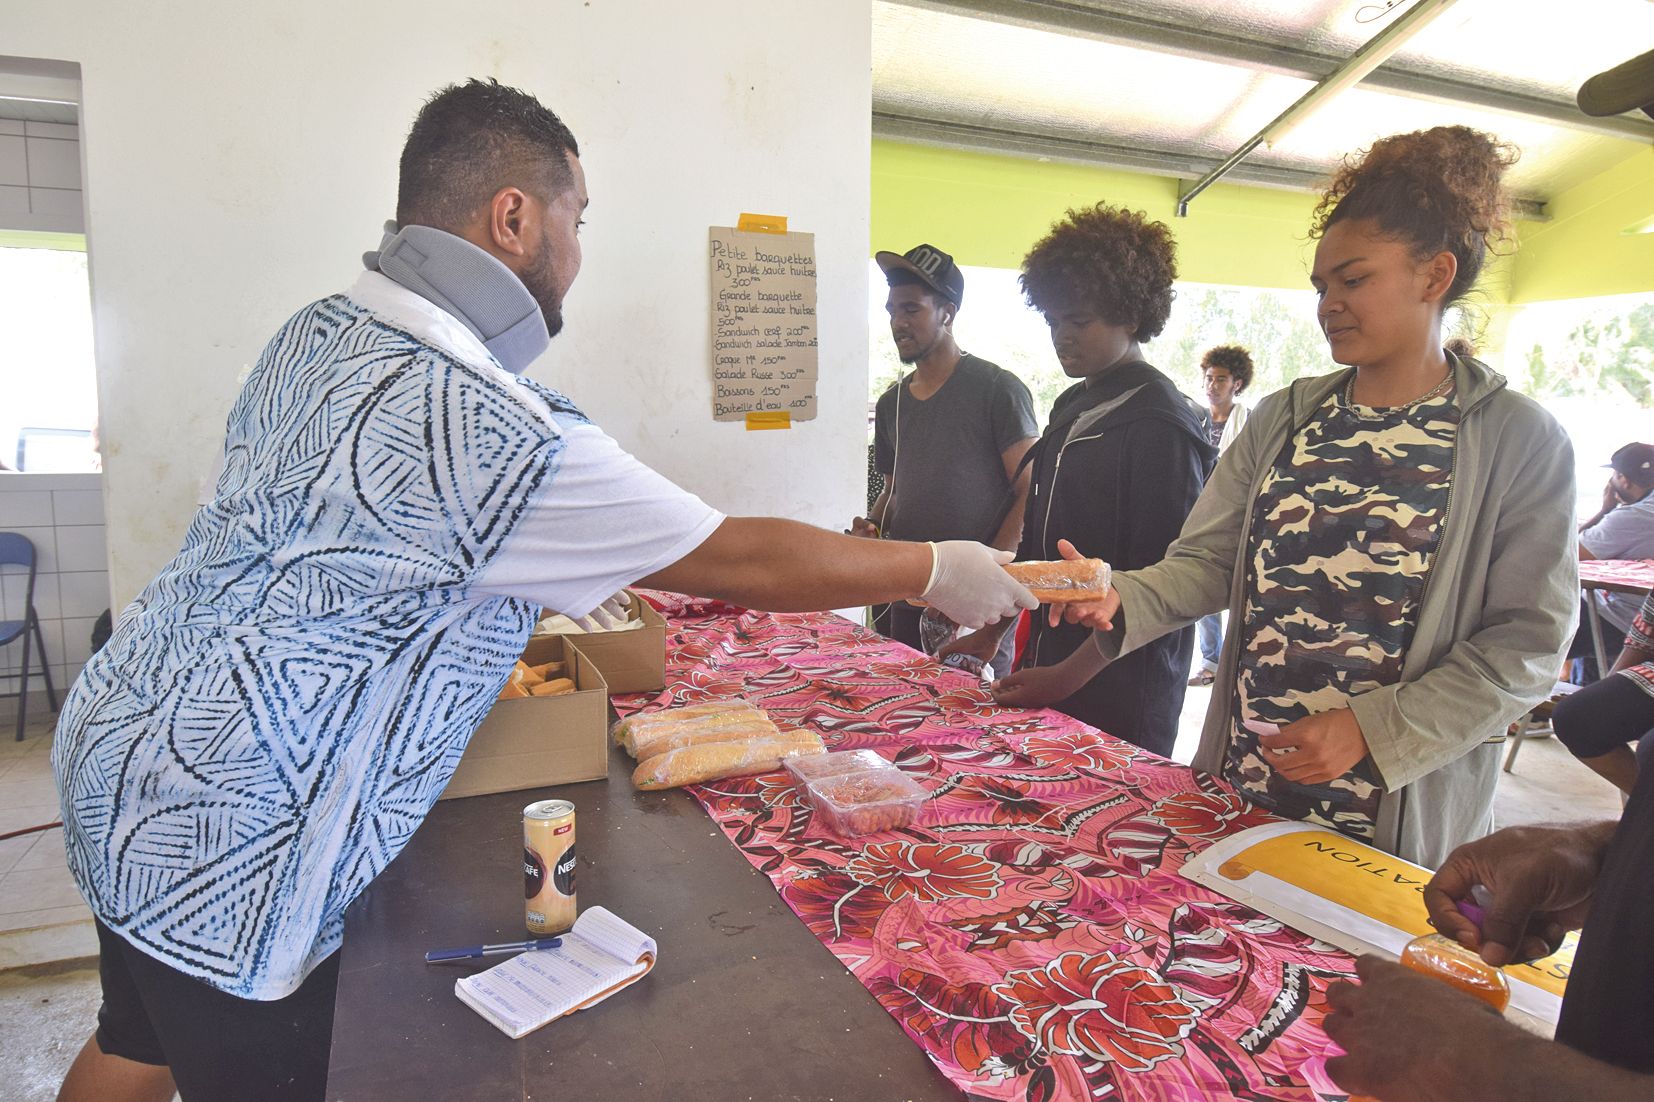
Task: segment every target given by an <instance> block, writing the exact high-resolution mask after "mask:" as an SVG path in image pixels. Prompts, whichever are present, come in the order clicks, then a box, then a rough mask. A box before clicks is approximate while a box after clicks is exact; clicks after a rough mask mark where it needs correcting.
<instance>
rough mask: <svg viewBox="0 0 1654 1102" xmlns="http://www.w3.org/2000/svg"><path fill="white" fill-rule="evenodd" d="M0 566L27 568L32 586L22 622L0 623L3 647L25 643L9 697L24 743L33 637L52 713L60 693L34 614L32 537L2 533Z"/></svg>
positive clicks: (25, 593)
mask: <svg viewBox="0 0 1654 1102" xmlns="http://www.w3.org/2000/svg"><path fill="white" fill-rule="evenodd" d="M0 566H26V567H28V568H29V585H28V588H27V589H25V590H24V591H23V618H22V619H21V620H0V647H3V646H6V645H8V644H10V643H13V642H16V641H17V640H18V639H21V640H23V668H22V670H21V672H20V673H19V674H18V680H17V692H16V693H7V694H5V695H7V696H16V697H17V741H18V742H22V741H23V722H24V720H25V719H27V718H28V714H29V707H28V705H29V643H30V638H31V636H32V637H33V642H34V645H35V647H36V648H38V650H39V653H40V676H41V677H44V678H45V679H46V702H47V703H48V704H50V705H51V707H52V711H54V712H55V711H57V692H56V691H55V690H53V688H52V670H51V667H50V666H48V665H47V664H46V640H45V639H44V638H42V637H41V634H40V617H38V616H36V615H35V613H34V568H35V562H34V544H33V543H30V542H29V537H28V536H25V535H23V534H22V533H21V532H0Z"/></svg>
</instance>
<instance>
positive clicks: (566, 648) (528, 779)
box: [441, 635, 609, 800]
mask: <svg viewBox="0 0 1654 1102" xmlns="http://www.w3.org/2000/svg"><path fill="white" fill-rule="evenodd" d="M523 661H525V662H527V663H528V664H529V665H531V666H538V665H540V664H541V663H543V662H566V663H568V664H569V668H570V670H571V671H572V672H571V675H570V676H572V677H573V678H574V684H575V691H574V692H572V693H565V694H563V695H562V696H544V697H527V698H522V699H518V700H499V701H495V703H494V708H493V710H492V711H490V712H489V713H488V718H486V719H484V720H483V721H482V726H481V727H478V728H477V733H476V734H474V735H472V736H471V743H470V745H469V746H467V747H466V748H465V756H464V757H463V758H461V759H460V762H459V768H458V769H456V770H454V775H453V777H452V778H451V779H450V780H449V781H448V787H447V788H446V789H444V790H443V793H442V796H441V798H442V799H444V800H452V799H457V798H458V797H461V796H483V795H486V794H488V793H490V792H516V791H519V790H521V789H528V788H545V787H547V786H549V785H554V784H570V783H572V782H574V781H594V780H597V779H599V778H601V777H606V776H608V775H609V687H608V685H607V684H606V683H605V682H604V680H603V674H602V673H601V672H599V671H598V669H597V666H596V664H595V663H593V662H592V660H591V659H590V658H588V657H587V656H586V655H585V654H583V653H581V649H580V646H579V644H577V643H576V642H574V641H573V640H571V639H569V638H567V637H565V636H561V635H537V636H535V637H534V638H532V639H530V640H529V641H528V646H527V647H525V648H523Z"/></svg>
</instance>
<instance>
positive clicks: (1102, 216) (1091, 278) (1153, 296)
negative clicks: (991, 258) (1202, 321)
mask: <svg viewBox="0 0 1654 1102" xmlns="http://www.w3.org/2000/svg"><path fill="white" fill-rule="evenodd" d="M1176 280H1177V243H1176V242H1175V241H1173V240H1172V231H1171V230H1170V229H1168V228H1167V226H1166V223H1164V222H1151V221H1149V218H1148V215H1146V214H1144V213H1143V212H1142V211H1139V210H1127V209H1126V208H1125V207H1112V206H1109V205H1108V204H1107V203H1098V204H1097V205H1096V206H1093V207H1083V208H1081V209H1078V210H1070V211H1069V212H1068V216H1067V217H1066V218H1064V219H1063V220H1062V221H1061V222H1058V223H1056V224H1055V225H1053V226H1052V227H1051V232H1050V233H1048V234H1046V235H1045V236H1044V237H1042V238H1040V240H1039V241H1038V243H1036V244H1035V245H1034V247H1033V248H1032V249H1031V250H1029V252H1028V255H1027V256H1025V257H1023V260H1022V293H1023V295H1024V296H1026V298H1027V299H1028V305H1029V306H1032V307H1033V308H1034V309H1036V310H1038V311H1040V312H1041V313H1043V314H1049V313H1052V312H1054V311H1059V310H1066V309H1070V308H1072V307H1074V306H1077V305H1083V306H1085V307H1086V308H1088V309H1091V310H1095V311H1096V313H1097V316H1098V317H1100V318H1102V319H1103V320H1104V321H1106V322H1108V323H1109V324H1110V325H1130V326H1132V327H1133V336H1134V337H1135V338H1136V339H1137V340H1140V341H1147V340H1152V339H1153V338H1155V337H1157V336H1159V335H1160V331H1161V330H1162V329H1164V328H1166V319H1167V318H1168V317H1170V316H1171V312H1172V296H1173V293H1174V292H1173V291H1172V284H1173V283H1174V282H1175V281H1176Z"/></svg>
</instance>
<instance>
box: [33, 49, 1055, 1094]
mask: <svg viewBox="0 0 1654 1102" xmlns="http://www.w3.org/2000/svg"><path fill="white" fill-rule="evenodd" d="M586 204H587V191H586V182H585V175H584V172H583V170H582V168H581V165H580V160H579V149H578V147H577V146H576V144H575V140H574V136H573V134H571V133H570V132H569V129H568V127H566V126H565V125H564V124H563V122H562V120H560V119H559V118H558V117H557V116H556V115H555V114H553V113H552V112H550V111H548V110H547V109H546V108H545V107H544V106H543V105H542V104H541V103H540V102H539V101H538V100H536V99H535V98H534V97H533V96H531V95H528V94H527V93H525V92H522V91H519V90H517V89H514V88H507V87H504V86H502V85H500V84H498V83H496V82H494V81H470V82H467V83H466V84H464V85H456V86H452V87H449V88H446V89H443V90H442V91H441V92H439V93H437V95H435V96H434V97H432V99H431V100H430V101H429V102H428V103H426V104H425V106H424V107H423V108H422V109H421V111H420V113H419V116H418V118H417V119H416V120H415V122H414V125H413V129H412V131H411V133H410V134H409V136H408V139H407V142H406V144H405V145H404V147H403V152H402V161H401V173H400V181H399V187H398V196H397V221H396V223H393V224H391V225H390V226H388V227H387V229H386V233H385V235H384V238H383V240H382V242H381V243H380V247H379V248H378V249H377V250H375V251H373V252H371V253H368V254H367V255H366V256H365V257H364V258H363V261H364V264H365V266H366V267H367V268H368V270H367V271H365V272H363V273H361V275H360V276H359V277H358V278H357V281H356V283H355V284H354V285H352V286H351V288H350V289H349V291H348V292H346V293H344V294H335V295H330V296H328V297H326V298H323V299H320V300H318V301H316V302H314V303H312V304H311V305H309V306H306V307H304V308H303V309H302V310H300V311H299V312H298V313H297V314H296V315H294V317H293V318H292V319H291V320H290V321H289V322H288V323H287V324H285V325H284V326H283V327H282V329H281V330H280V331H279V332H278V333H277V335H276V336H275V337H274V338H273V339H272V340H271V342H270V344H269V345H268V346H267V347H266V349H265V351H264V353H263V355H262V356H260V357H259V360H258V363H257V364H256V365H255V366H254V368H253V370H252V371H251V373H250V374H249V375H248V377H247V379H246V382H245V384H244V385H243V387H242V389H241V393H240V395H239V396H238V397H237V399H236V403H235V406H234V408H233V409H232V411H231V413H230V417H229V423H228V426H227V433H226V438H225V445H224V460H225V461H224V465H223V472H222V474H221V475H220V476H219V478H218V480H217V483H216V486H215V489H214V492H213V495H212V497H211V499H210V500H209V501H208V502H207V504H206V505H205V506H203V507H202V509H201V510H200V511H199V512H198V513H197V514H196V516H195V519H194V520H193V522H192V523H191V525H190V528H189V532H188V534H187V535H186V537H185V540H184V546H183V548H182V550H180V551H179V553H178V555H177V556H176V557H175V558H174V559H173V560H172V561H171V562H170V563H168V564H167V565H166V567H165V568H164V569H163V570H162V572H161V574H160V575H159V576H158V577H157V578H155V579H154V580H153V581H152V582H150V584H149V585H148V586H146V587H145V588H144V591H143V593H142V594H141V595H140V596H139V597H138V599H137V600H136V601H135V602H134V603H133V604H132V605H130V606H129V607H128V608H127V609H126V610H125V611H124V612H122V613H121V615H120V617H119V619H118V621H117V623H116V624H115V630H114V634H113V635H112V636H111V637H110V639H109V642H108V644H107V645H105V646H104V647H103V649H101V650H100V651H98V653H97V654H95V655H93V656H92V659H91V661H90V662H88V663H87V665H86V668H85V670H84V672H83V673H82V674H81V676H80V678H79V679H78V680H77V681H76V682H75V685H74V687H73V689H71V690H70V692H69V696H68V699H67V700H65V702H64V705H63V712H62V717H61V719H60V720H59V723H58V728H57V735H56V738H55V739H54V741H53V744H52V766H53V769H54V771H55V773H56V778H57V788H58V794H59V799H60V801H61V807H62V815H63V828H64V846H65V849H66V851H67V854H68V863H69V868H70V871H71V873H72V874H73V875H74V878H75V881H76V883H77V885H78V886H79V888H80V891H81V894H82V895H83V896H84V897H85V898H86V901H87V903H88V904H89V906H90V907H91V910H92V913H93V915H94V917H95V919H96V928H97V937H98V943H99V978H100V980H101V983H102V988H103V1005H102V1007H101V1008H100V1010H99V1012H98V1025H97V1031H96V1033H95V1034H94V1035H93V1036H92V1038H91V1039H89V1040H88V1041H87V1042H86V1044H85V1046H84V1047H83V1048H82V1049H81V1052H80V1054H79V1056H77V1058H76V1059H75V1062H74V1064H73V1066H72V1067H71V1068H70V1071H69V1074H68V1076H67V1078H66V1079H65V1080H64V1083H63V1087H62V1091H61V1093H60V1095H59V1098H60V1099H62V1100H63V1102H82V1100H92V1099H96V1100H99V1102H110V1100H121V1099H145V1100H148V1099H155V1100H157V1102H159V1100H165V1099H170V1098H171V1097H172V1095H173V1091H174V1090H175V1089H176V1090H177V1091H178V1092H179V1093H180V1094H182V1096H183V1097H184V1099H185V1100H186V1102H195V1100H197V1099H236V1100H238V1102H242V1100H246V1102H259V1100H265V1099H286V1100H309V1099H320V1098H321V1097H322V1096H323V1093H324V1090H325V1084H326V1081H327V1068H328V1054H329V1046H330V1044H331V1039H332V1022H333V1004H334V994H335V989H336V987H337V983H338V974H339V954H338V950H339V947H340V944H341V941H342V939H343V936H344V918H345V911H346V908H348V907H349V906H350V904H351V902H352V901H353V900H354V899H356V898H357V896H358V895H359V894H360V893H361V892H362V891H363V889H365V888H366V887H367V885H368V883H369V882H370V881H371V880H372V879H373V878H374V877H375V876H376V875H378V873H379V872H380V871H382V870H383V869H384V868H385V867H386V865H388V864H389V863H390V861H391V860H392V859H393V858H395V857H396V855H397V854H398V853H399V852H400V851H401V849H402V847H403V845H404V844H406V842H407V841H408V839H409V838H410V837H411V836H412V835H413V833H414V831H415V830H416V829H417V828H418V827H419V825H420V823H421V822H422V821H423V820H424V818H425V815H426V813H427V812H428V811H429V810H430V808H431V806H432V805H433V804H434V803H435V802H436V800H437V798H438V796H440V795H441V793H442V790H443V788H444V787H445V786H446V785H447V783H448V780H449V778H450V777H451V776H452V775H453V772H454V769H455V768H456V767H457V766H458V765H459V762H460V757H461V755H462V753H463V752H464V750H465V748H466V744H467V743H468V741H469V740H470V738H471V735H472V732H473V731H475V730H476V728H477V726H478V724H479V723H480V722H481V721H482V719H483V717H484V716H485V715H486V713H487V712H488V710H489V708H490V707H491V706H492V704H493V702H494V700H495V699H496V697H497V695H498V693H499V691H500V688H501V686H502V685H503V684H504V683H505V681H506V677H507V675H508V674H509V673H510V671H511V668H512V666H513V665H514V663H515V661H516V659H517V656H518V655H519V654H520V653H521V652H522V649H523V645H524V644H525V643H526V642H527V640H528V637H529V631H530V629H531V628H532V627H533V626H534V624H535V622H536V621H537V620H538V619H539V618H540V612H541V609H542V608H546V609H551V610H555V611H558V612H562V613H565V614H567V615H569V616H571V617H580V616H584V615H586V614H589V613H591V612H593V611H594V610H595V609H597V608H599V607H600V606H604V605H606V604H608V603H610V602H611V601H612V600H613V598H612V597H611V595H612V594H614V593H615V591H616V590H617V589H619V588H621V587H622V586H624V585H628V584H631V583H633V582H637V581H640V580H642V581H645V582H647V583H648V584H650V585H653V586H657V587H659V588H664V589H672V590H677V591H680V592H685V593H693V594H701V595H706V596H713V597H720V598H723V599H726V600H731V601H735V602H738V603H740V604H743V605H747V606H749V607H753V608H771V609H778V610H804V609H829V608H842V607H846V606H849V605H857V604H867V603H869V602H873V601H891V600H898V599H902V598H905V597H910V596H919V595H922V596H923V597H924V599H925V600H926V601H928V602H929V603H930V604H931V605H933V606H935V607H937V608H939V609H941V610H943V611H945V612H946V613H948V614H949V615H950V616H952V617H954V618H955V619H958V620H961V621H962V622H966V623H971V622H973V621H974V622H975V623H978V624H980V623H984V622H986V621H988V620H990V619H998V618H1000V617H1002V616H1005V615H1010V614H1014V612H1015V610H1016V609H1018V608H1029V607H1033V606H1034V604H1035V602H1034V599H1033V595H1032V594H1030V593H1028V591H1027V590H1025V589H1022V587H1021V586H1018V585H1016V584H1015V583H1014V582H1012V581H1011V578H1010V575H1009V574H1007V573H1006V572H1005V571H1004V570H1003V569H1002V564H1003V563H1004V562H1007V561H1009V560H1010V558H1011V556H1010V554H1009V553H1008V552H995V551H992V550H990V549H989V548H986V547H983V546H982V545H981V544H977V543H966V542H958V543H942V544H936V545H933V546H930V547H927V546H925V545H924V544H922V543H920V544H915V543H898V542H893V541H869V540H859V539H852V538H851V537H849V536H844V535H840V534H837V533H832V532H827V531H824V530H822V529H820V528H812V527H810V526H808V525H804V524H798V523H795V522H792V521H786V520H779V519H772V518H764V517H730V516H725V515H724V514H722V513H720V512H718V511H716V510H714V509H712V508H711V507H709V506H708V505H707V504H706V503H704V502H702V501H701V500H700V499H699V498H697V497H695V496H694V495H692V494H690V493H688V492H686V491H684V490H682V489H680V488H679V487H677V486H675V485H673V484H672V483H671V482H670V481H668V480H667V479H665V478H664V477H662V476H661V475H659V474H658V473H656V472H654V471H652V470H650V469H649V468H647V467H645V466H644V465H643V464H641V463H639V462H638V461H637V460H636V459H635V458H633V457H632V456H630V455H628V454H627V453H626V452H625V451H624V450H622V449H621V447H620V445H619V444H618V443H616V442H615V440H614V439H612V438H611V437H609V436H608V435H607V434H605V433H604V432H603V431H602V430H601V429H599V428H598V427H597V426H596V425H594V424H593V423H592V422H591V421H590V420H589V419H588V418H587V417H586V416H585V415H584V414H582V413H581V412H580V411H579V409H578V408H576V407H575V405H574V404H573V403H572V402H570V401H569V399H568V398H566V397H564V396H563V395H562V394H559V393H558V392H556V391H554V390H551V389H549V388H547V387H545V386H542V385H540V384H538V383H536V382H534V381H532V380H530V379H527V378H525V377H523V375H522V374H520V373H521V372H522V371H523V370H524V369H525V368H526V367H527V366H528V365H529V364H530V363H531V362H532V361H533V360H534V359H535V358H536V357H538V356H539V355H540V353H542V352H543V351H545V349H546V348H547V346H548V345H549V344H550V342H551V338H552V337H553V336H554V335H555V334H556V333H557V332H558V331H559V330H560V329H561V327H562V322H563V315H562V306H563V300H564V296H565V294H566V293H567V291H568V289H569V287H570V285H571V284H572V283H573V282H574V279H575V276H576V275H577V274H578V273H579V270H580V260H581V248H580V241H579V235H578V230H579V226H580V225H581V223H582V221H583V219H584V212H585V209H586ZM601 369H602V368H601V367H598V368H594V370H601ZM296 686H297V687H296Z"/></svg>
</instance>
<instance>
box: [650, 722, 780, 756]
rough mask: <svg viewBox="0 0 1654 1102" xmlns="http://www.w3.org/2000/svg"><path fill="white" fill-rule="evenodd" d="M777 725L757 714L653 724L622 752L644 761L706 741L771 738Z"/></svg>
mask: <svg viewBox="0 0 1654 1102" xmlns="http://www.w3.org/2000/svg"><path fill="white" fill-rule="evenodd" d="M780 733H781V730H780V728H778V727H776V725H775V724H774V723H772V722H770V720H769V719H768V718H767V717H765V716H764V715H762V714H760V715H759V716H758V718H756V719H736V720H728V721H725V722H712V723H686V724H682V725H680V726H678V727H670V728H655V729H654V730H652V731H648V732H645V734H644V735H643V737H641V738H639V739H638V740H637V741H636V742H634V743H633V744H632V745H631V746H630V747H627V748H626V752H627V753H629V754H631V755H632V757H634V758H636V759H637V760H638V761H647V760H648V759H650V758H652V757H654V756H655V755H657V754H665V753H669V752H671V751H673V750H678V749H681V748H683V747H685V746H704V745H706V744H707V743H710V742H740V741H742V740H745V739H755V738H772V737H774V736H776V735H779V734H780Z"/></svg>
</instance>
